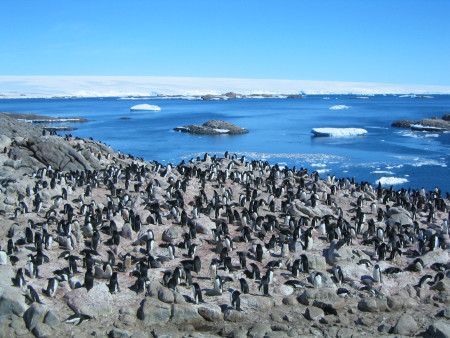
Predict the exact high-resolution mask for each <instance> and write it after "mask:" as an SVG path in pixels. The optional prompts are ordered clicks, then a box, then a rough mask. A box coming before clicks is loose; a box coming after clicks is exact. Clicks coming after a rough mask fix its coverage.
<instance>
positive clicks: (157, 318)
mask: <svg viewBox="0 0 450 338" xmlns="http://www.w3.org/2000/svg"><path fill="white" fill-rule="evenodd" d="M171 315H172V307H171V306H170V305H168V304H166V303H163V302H160V301H155V300H154V299H152V298H145V299H144V300H143V301H142V303H141V306H140V307H139V309H138V311H137V317H138V319H140V320H142V321H143V322H144V324H146V325H163V324H165V323H167V322H168V321H169V319H170V317H171Z"/></svg>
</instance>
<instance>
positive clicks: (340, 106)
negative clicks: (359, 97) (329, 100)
mask: <svg viewBox="0 0 450 338" xmlns="http://www.w3.org/2000/svg"><path fill="white" fill-rule="evenodd" d="M350 108H351V107H350V106H346V105H345V104H338V105H336V106H332V107H330V109H332V110H340V109H350Z"/></svg>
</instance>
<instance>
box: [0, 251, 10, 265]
mask: <svg viewBox="0 0 450 338" xmlns="http://www.w3.org/2000/svg"><path fill="white" fill-rule="evenodd" d="M8 264H9V260H8V255H7V254H6V252H5V251H0V265H8Z"/></svg>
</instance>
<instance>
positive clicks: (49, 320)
mask: <svg viewBox="0 0 450 338" xmlns="http://www.w3.org/2000/svg"><path fill="white" fill-rule="evenodd" d="M44 323H45V324H47V325H48V326H56V325H58V324H59V323H60V321H59V319H58V317H57V316H56V315H55V314H54V313H53V311H52V310H48V312H47V314H46V315H45V318H44Z"/></svg>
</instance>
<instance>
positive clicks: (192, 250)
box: [188, 244, 197, 258]
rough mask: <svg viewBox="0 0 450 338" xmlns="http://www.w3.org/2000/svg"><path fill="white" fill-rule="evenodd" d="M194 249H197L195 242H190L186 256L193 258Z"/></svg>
mask: <svg viewBox="0 0 450 338" xmlns="http://www.w3.org/2000/svg"><path fill="white" fill-rule="evenodd" d="M196 250H197V244H191V246H190V247H189V250H188V257H189V258H194V255H195V251H196Z"/></svg>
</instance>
